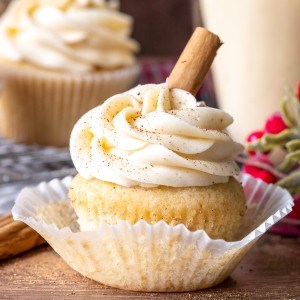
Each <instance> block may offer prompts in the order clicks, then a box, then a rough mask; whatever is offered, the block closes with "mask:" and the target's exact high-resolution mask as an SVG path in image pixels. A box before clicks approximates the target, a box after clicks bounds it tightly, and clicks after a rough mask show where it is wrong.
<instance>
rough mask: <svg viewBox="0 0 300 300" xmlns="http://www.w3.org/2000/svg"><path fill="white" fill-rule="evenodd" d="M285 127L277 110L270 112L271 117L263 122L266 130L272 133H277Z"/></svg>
mask: <svg viewBox="0 0 300 300" xmlns="http://www.w3.org/2000/svg"><path fill="white" fill-rule="evenodd" d="M286 128H287V126H286V125H285V123H284V121H283V119H282V116H281V114H280V113H279V112H275V113H274V114H272V115H271V117H269V118H268V119H267V121H266V124H265V130H266V132H268V133H273V134H277V133H279V132H281V131H282V130H284V129H286Z"/></svg>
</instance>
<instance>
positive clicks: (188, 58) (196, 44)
mask: <svg viewBox="0 0 300 300" xmlns="http://www.w3.org/2000/svg"><path fill="white" fill-rule="evenodd" d="M221 44H222V43H221V41H220V39H219V37H218V36H217V35H215V34H213V33H211V32H209V31H208V30H206V29H204V28H200V27H198V28H196V30H195V31H194V33H193V35H192V37H191V38H190V40H189V42H188V43H187V45H186V47H185V49H184V50H183V52H182V54H181V56H180V57H179V59H178V61H177V63H176V65H175V67H174V69H173V71H172V73H171V75H170V77H169V87H170V88H181V89H183V90H186V91H189V92H190V93H192V94H193V95H195V94H196V93H197V92H198V90H199V88H200V86H201V84H202V81H203V79H204V77H205V75H206V73H207V71H208V70H209V68H210V66H211V64H212V61H213V59H214V57H215V56H216V53H217V50H218V49H219V47H220V46H221ZM44 243H45V240H44V239H43V238H42V237H41V236H40V235H39V234H38V233H36V232H35V231H34V230H33V229H31V228H30V227H28V226H27V225H26V224H24V223H22V222H19V221H14V220H13V218H12V216H11V215H9V216H6V217H4V218H0V259H3V258H7V257H11V256H14V255H17V254H20V253H22V252H24V251H27V250H29V249H31V248H33V247H35V246H38V245H41V244H44Z"/></svg>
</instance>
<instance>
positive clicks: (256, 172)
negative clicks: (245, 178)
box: [242, 155, 277, 183]
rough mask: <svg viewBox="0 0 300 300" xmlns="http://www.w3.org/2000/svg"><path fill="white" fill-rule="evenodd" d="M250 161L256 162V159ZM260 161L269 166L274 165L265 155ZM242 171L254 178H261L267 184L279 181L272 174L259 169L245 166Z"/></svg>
mask: <svg viewBox="0 0 300 300" xmlns="http://www.w3.org/2000/svg"><path fill="white" fill-rule="evenodd" d="M250 160H254V161H255V160H256V159H255V157H251V158H250ZM260 160H261V161H262V162H264V163H266V164H268V165H272V163H271V162H270V161H269V159H268V158H267V156H265V155H264V156H261V157H260ZM242 171H243V172H244V173H247V174H250V175H252V176H253V177H254V178H259V179H261V180H263V181H265V182H267V183H275V182H276V181H277V178H276V177H275V176H274V175H273V174H272V173H270V172H269V171H267V170H264V169H262V168H259V167H255V166H251V165H244V166H243V168H242Z"/></svg>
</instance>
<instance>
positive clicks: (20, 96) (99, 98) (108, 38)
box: [0, 0, 139, 146]
mask: <svg viewBox="0 0 300 300" xmlns="http://www.w3.org/2000/svg"><path fill="white" fill-rule="evenodd" d="M116 3H117V2H116V1H96V0H72V1H70V0H60V1H56V0H51V1H42V0H15V1H12V2H11V4H10V5H9V7H8V8H7V10H6V12H5V13H4V14H3V15H2V17H1V21H0V42H1V47H0V75H1V76H2V78H3V80H4V89H3V92H2V94H1V98H0V114H1V115H0V129H1V133H2V135H3V136H5V137H8V138H11V139H13V140H15V141H17V142H25V143H38V144H41V145H54V146H66V145H67V144H68V141H69V136H70V132H71V130H72V127H73V126H74V124H75V122H76V121H77V120H78V118H79V117H80V116H82V115H83V114H84V113H85V112H87V111H88V110H90V109H91V108H93V107H96V106H97V105H99V104H101V103H102V102H103V100H105V99H107V98H108V97H110V96H112V95H114V94H116V93H120V92H123V91H125V90H127V89H128V88H130V87H131V86H132V85H133V83H134V81H135V80H136V78H137V75H138V73H139V67H138V66H137V64H136V62H135V58H134V54H135V53H136V52H137V50H138V44H137V42H135V41H134V40H132V39H130V37H129V35H130V33H131V28H132V18H131V17H130V16H128V15H125V14H123V13H121V12H119V11H118V5H117V4H116Z"/></svg>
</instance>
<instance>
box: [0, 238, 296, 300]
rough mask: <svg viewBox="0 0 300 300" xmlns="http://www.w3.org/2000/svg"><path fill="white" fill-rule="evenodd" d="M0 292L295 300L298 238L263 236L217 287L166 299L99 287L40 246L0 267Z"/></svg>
mask: <svg viewBox="0 0 300 300" xmlns="http://www.w3.org/2000/svg"><path fill="white" fill-rule="evenodd" d="M0 291H1V294H0V299H93V298H99V299H154V298H155V299H174V300H175V299H200V298H201V299H224V300H226V299H280V300H281V299H286V300H288V299H290V300H292V299H300V239H299V238H298V239H297V238H288V237H281V236H279V235H273V234H265V235H264V236H263V237H262V238H261V240H260V241H259V242H258V243H257V244H256V245H255V246H254V247H253V249H252V250H251V251H250V252H249V254H248V255H247V256H246V257H245V259H244V260H243V261H242V262H241V264H240V265H239V266H238V267H237V269H236V270H235V271H234V273H233V274H232V276H231V277H230V278H228V279H227V280H226V281H225V282H223V283H222V284H221V285H219V286H217V287H215V288H211V289H207V290H203V291H199V292H191V293H168V294H163V293H161V294H159V293H137V292H130V291H123V290H118V289H113V288H110V287H106V286H103V285H101V284H99V283H97V282H94V281H92V280H90V279H87V278H84V277H83V276H81V275H80V274H78V273H76V272H75V271H74V270H72V269H71V268H70V267H69V266H68V265H67V264H66V263H65V262H64V261H63V260H62V259H61V258H60V257H59V256H58V255H57V254H56V253H55V252H54V251H53V250H52V249H51V248H50V247H49V246H43V247H40V248H38V249H35V250H33V251H31V252H28V253H26V254H23V255H22V256H19V257H17V258H14V259H10V260H6V261H3V262H1V263H0Z"/></svg>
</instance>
